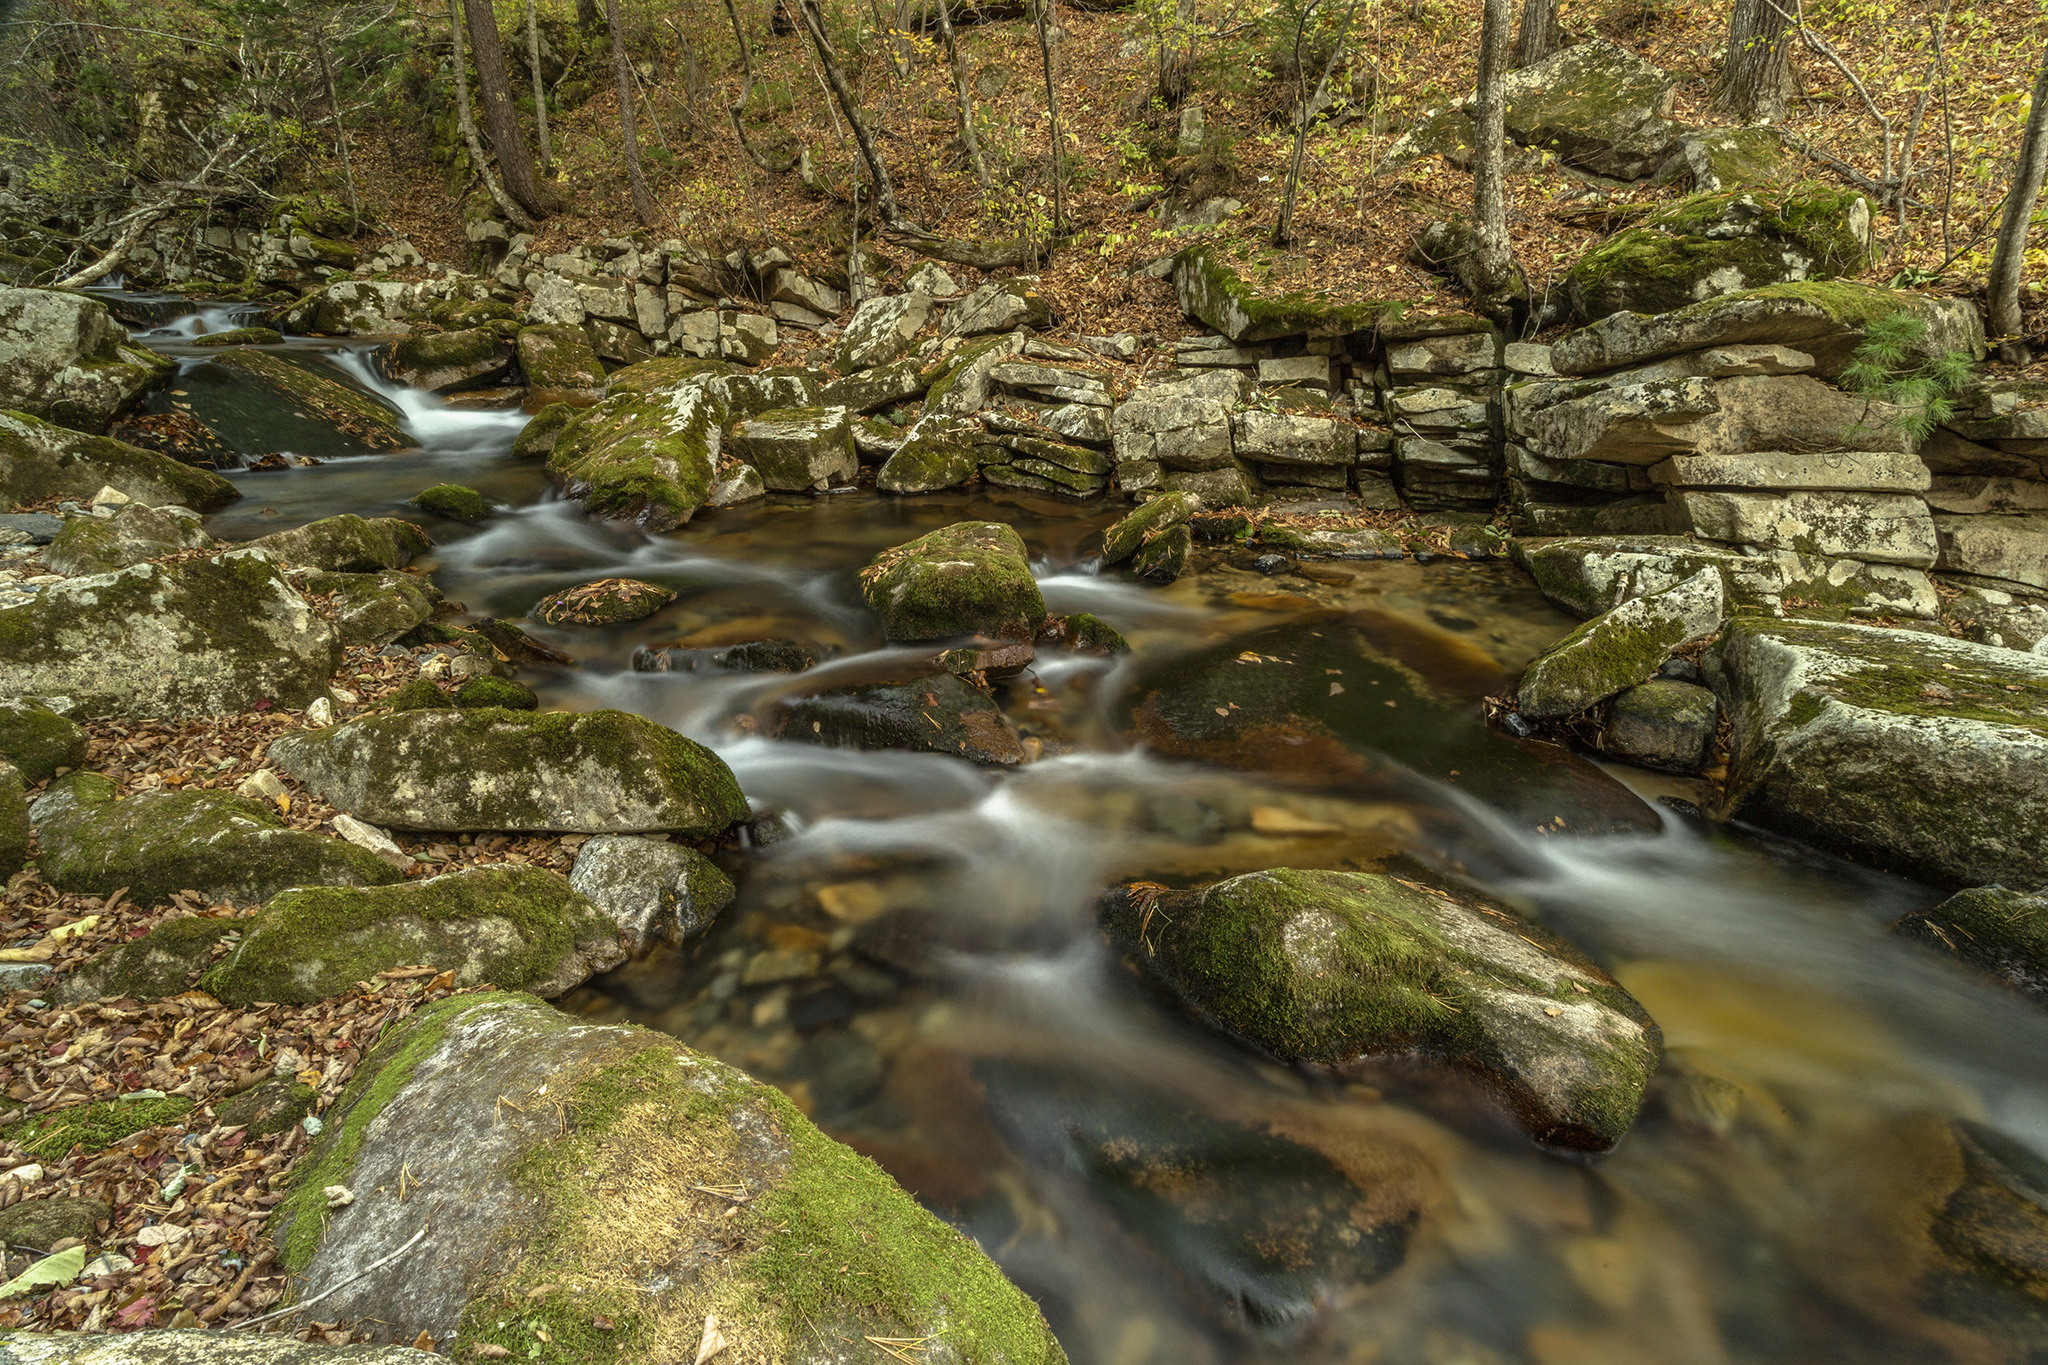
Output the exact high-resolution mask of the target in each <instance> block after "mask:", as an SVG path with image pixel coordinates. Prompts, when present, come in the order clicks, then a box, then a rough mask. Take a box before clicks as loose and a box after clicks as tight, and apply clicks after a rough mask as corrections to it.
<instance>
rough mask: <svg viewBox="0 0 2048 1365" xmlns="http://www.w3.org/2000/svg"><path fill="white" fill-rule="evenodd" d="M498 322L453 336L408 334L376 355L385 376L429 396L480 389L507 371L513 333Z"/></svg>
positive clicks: (435, 333) (502, 376)
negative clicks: (428, 392) (430, 391)
mask: <svg viewBox="0 0 2048 1365" xmlns="http://www.w3.org/2000/svg"><path fill="white" fill-rule="evenodd" d="M516 330H517V329H516V328H514V327H512V326H510V325H508V324H504V323H496V324H489V325H485V326H481V327H468V328H464V329H462V330H460V331H453V332H414V333H413V334H412V335H411V336H408V337H406V338H405V339H404V340H403V341H395V342H392V343H391V344H390V345H389V346H387V347H385V348H383V349H382V350H380V351H379V352H378V359H379V361H380V363H381V364H382V365H383V368H384V371H385V373H387V374H389V375H390V376H391V377H392V378H393V379H396V380H398V381H399V382H401V383H404V384H410V385H412V386H413V387H414V388H419V389H431V390H432V391H433V392H435V393H460V392H461V391H462V390H464V389H480V388H483V387H484V386H485V385H488V384H493V383H496V382H497V381H498V380H500V379H502V378H504V376H505V373H506V371H508V370H510V369H511V368H512V351H513V334H514V333H515V331H516Z"/></svg>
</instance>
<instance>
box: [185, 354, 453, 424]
mask: <svg viewBox="0 0 2048 1365" xmlns="http://www.w3.org/2000/svg"><path fill="white" fill-rule="evenodd" d="M212 364H213V365H214V366H215V367H216V368H219V369H223V370H228V371H231V372H232V373H233V374H234V375H235V376H236V377H237V378H239V379H242V380H244V381H246V382H248V383H250V384H252V385H254V386H255V387H257V388H258V389H260V390H262V391H264V392H265V393H266V395H267V396H268V397H269V398H270V399H271V400H272V401H274V402H275V403H277V404H278V405H279V406H280V407H281V408H282V409H283V410H284V411H285V412H288V413H290V414H292V415H293V416H296V417H299V418H304V419H310V420H314V421H318V422H320V423H321V424H323V425H324V426H326V427H328V428H329V429H331V430H334V431H338V432H340V433H342V434H343V435H345V436H347V437H349V438H350V439H351V440H353V441H354V442H355V443H356V444H358V445H360V446H361V447H362V448H363V449H365V450H404V449H406V448H408V447H410V446H413V445H416V444H418V443H417V442H415V441H414V440H413V439H412V437H411V436H409V435H407V434H406V431H405V428H404V426H403V425H402V424H401V419H400V416H399V412H398V409H397V408H394V407H392V406H391V405H390V404H389V403H386V402H385V401H384V400H383V399H381V398H377V397H374V396H372V395H371V394H368V393H365V392H363V391H362V390H361V389H355V388H350V387H349V386H348V385H346V384H344V383H342V382H341V381H340V380H338V379H329V378H328V377H327V376H326V375H324V374H321V373H319V372H318V371H316V370H314V369H313V368H312V367H311V366H310V365H301V364H299V363H298V362H297V361H295V360H291V359H288V358H287V357H286V356H285V355H284V353H283V352H280V351H259V350H255V349H253V348H251V347H247V346H239V347H236V348H235V349H233V350H230V351H224V352H222V353H221V354H220V355H217V356H215V357H214V358H213V361H212Z"/></svg>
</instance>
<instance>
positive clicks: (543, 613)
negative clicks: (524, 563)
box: [528, 578, 676, 626]
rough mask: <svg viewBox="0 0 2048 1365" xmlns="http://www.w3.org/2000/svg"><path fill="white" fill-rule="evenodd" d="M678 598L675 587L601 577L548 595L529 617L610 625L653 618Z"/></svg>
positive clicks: (561, 622) (562, 623)
mask: <svg viewBox="0 0 2048 1365" xmlns="http://www.w3.org/2000/svg"><path fill="white" fill-rule="evenodd" d="M675 595H676V594H675V590H674V589H672V588H664V587H661V586H660V585H658V584H654V583H643V582H641V581H640V580H639V579H637V578H600V579H598V580H597V581H596V582H595V583H578V584H577V585H576V586H575V587H573V588H564V589H562V590H561V591H560V592H552V593H549V594H548V595H547V596H546V597H543V598H541V599H540V601H538V602H536V603H534V606H533V610H532V611H531V612H530V613H528V614H529V615H531V616H532V617H533V619H534V620H536V621H545V622H546V623H547V624H548V625H551V626H611V625H617V624H618V623H619V622H621V621H638V620H639V619H640V618H641V617H643V616H652V615H654V613H656V612H657V611H660V610H661V609H662V608H663V607H665V606H667V605H668V604H669V603H670V602H672V601H674V600H675Z"/></svg>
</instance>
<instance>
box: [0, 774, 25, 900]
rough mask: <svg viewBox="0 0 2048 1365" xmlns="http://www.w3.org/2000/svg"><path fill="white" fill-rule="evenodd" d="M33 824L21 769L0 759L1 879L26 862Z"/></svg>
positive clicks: (10, 875) (12, 873) (17, 869)
mask: <svg viewBox="0 0 2048 1365" xmlns="http://www.w3.org/2000/svg"><path fill="white" fill-rule="evenodd" d="M31 832H32V826H31V824H30V821H29V814H28V783H27V782H26V781H24V780H23V779H22V775H21V769H19V768H17V767H15V766H14V765H13V764H12V763H9V762H8V761H7V760H5V759H0V881H5V880H6V879H7V878H9V877H12V876H13V875H14V874H15V873H17V872H19V871H21V869H22V865H23V864H25V863H26V862H28V846H29V837H30V834H31Z"/></svg>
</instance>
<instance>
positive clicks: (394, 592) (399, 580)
mask: <svg viewBox="0 0 2048 1365" xmlns="http://www.w3.org/2000/svg"><path fill="white" fill-rule="evenodd" d="M304 583H305V588H306V591H307V592H309V593H320V594H328V593H331V594H333V597H334V616H335V620H336V621H337V622H338V623H339V624H340V626H341V640H342V643H343V644H349V645H381V644H388V643H390V642H391V641H393V640H396V639H397V638H398V637H399V636H401V635H404V634H405V633H407V632H408V631H411V630H413V629H415V628H416V627H418V626H419V625H421V624H422V623H424V622H427V621H430V620H432V619H433V616H434V611H435V609H436V608H438V607H439V606H440V605H441V590H440V589H439V588H436V587H435V586H434V581H433V580H432V579H430V578H428V577H427V576H426V575H424V574H416V573H404V572H401V571H400V570H397V569H385V570H383V571H382V572H380V573H326V572H320V573H310V574H307V575H306V577H305V579H304Z"/></svg>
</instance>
